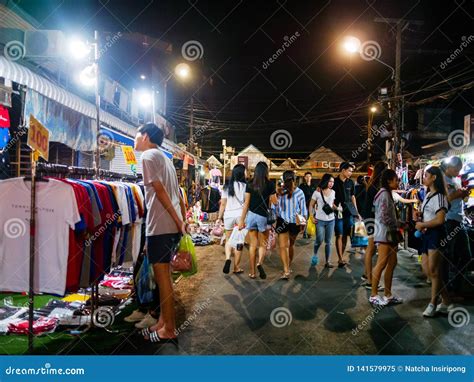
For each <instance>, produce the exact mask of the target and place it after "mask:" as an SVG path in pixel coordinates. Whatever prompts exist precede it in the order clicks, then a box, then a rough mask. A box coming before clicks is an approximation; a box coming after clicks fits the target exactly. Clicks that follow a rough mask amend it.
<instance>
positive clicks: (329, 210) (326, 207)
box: [321, 190, 334, 215]
mask: <svg viewBox="0 0 474 382" xmlns="http://www.w3.org/2000/svg"><path fill="white" fill-rule="evenodd" d="M321 198H322V199H323V203H324V205H323V208H322V210H323V211H324V213H325V214H326V215H331V214H332V213H334V210H333V209H332V207H331V206H330V205H329V204H327V203H326V201H325V200H324V195H323V191H322V190H321Z"/></svg>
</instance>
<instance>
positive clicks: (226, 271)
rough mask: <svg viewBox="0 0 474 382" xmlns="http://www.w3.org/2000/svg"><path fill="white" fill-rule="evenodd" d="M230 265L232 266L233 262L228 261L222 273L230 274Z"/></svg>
mask: <svg viewBox="0 0 474 382" xmlns="http://www.w3.org/2000/svg"><path fill="white" fill-rule="evenodd" d="M230 264H231V261H230V260H226V261H225V264H224V269H223V270H222V272H224V273H225V274H228V273H229V271H230Z"/></svg>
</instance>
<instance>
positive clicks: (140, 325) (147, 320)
mask: <svg viewBox="0 0 474 382" xmlns="http://www.w3.org/2000/svg"><path fill="white" fill-rule="evenodd" d="M157 322H158V320H157V319H156V318H153V317H152V316H151V314H150V313H147V314H146V315H145V317H144V318H143V320H141V321H140V322H137V323H136V324H135V327H136V328H137V329H145V328H149V327H150V326H153V325H155V324H156V323H157Z"/></svg>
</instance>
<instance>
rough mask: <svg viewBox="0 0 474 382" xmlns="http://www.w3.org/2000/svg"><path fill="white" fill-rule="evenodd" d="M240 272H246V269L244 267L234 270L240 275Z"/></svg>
mask: <svg viewBox="0 0 474 382" xmlns="http://www.w3.org/2000/svg"><path fill="white" fill-rule="evenodd" d="M240 273H244V270H243V269H242V268H239V269H236V270H235V271H234V275H238V274H240Z"/></svg>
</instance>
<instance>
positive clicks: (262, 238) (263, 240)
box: [257, 231, 270, 265]
mask: <svg viewBox="0 0 474 382" xmlns="http://www.w3.org/2000/svg"><path fill="white" fill-rule="evenodd" d="M269 234H270V231H265V232H259V233H258V263H257V264H258V265H263V262H264V260H265V255H266V254H267V243H268V235H269Z"/></svg>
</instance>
